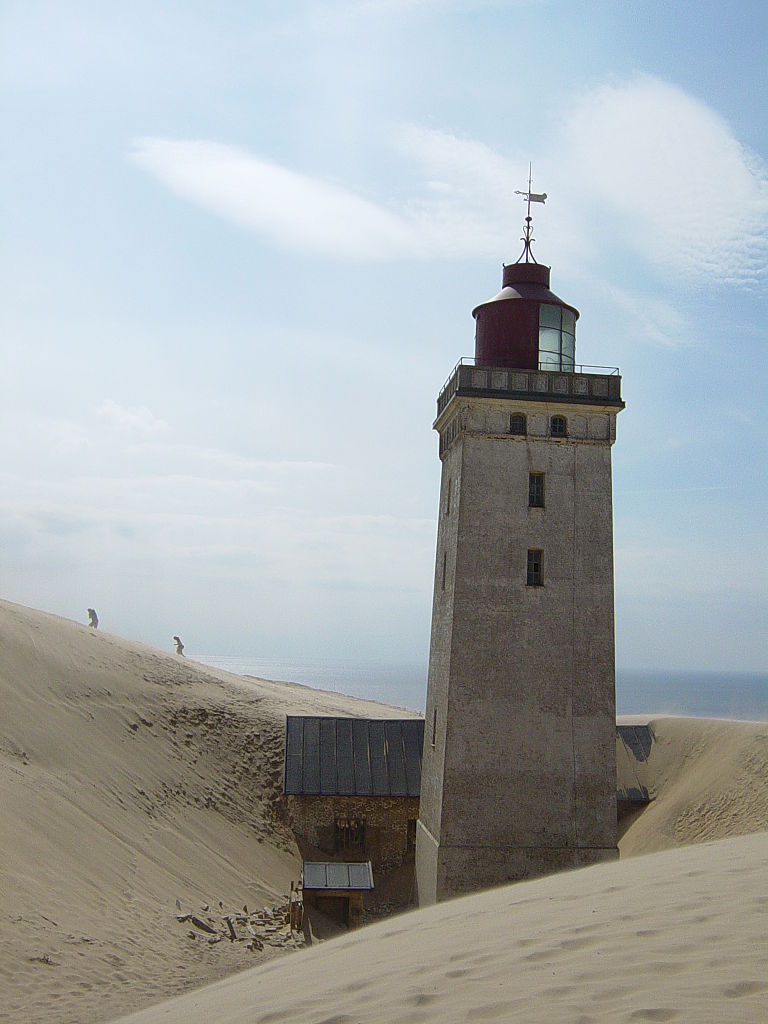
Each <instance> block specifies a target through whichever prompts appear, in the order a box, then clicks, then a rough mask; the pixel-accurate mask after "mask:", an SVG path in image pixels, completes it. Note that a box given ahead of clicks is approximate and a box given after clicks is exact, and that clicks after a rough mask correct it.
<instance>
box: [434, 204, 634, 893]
mask: <svg viewBox="0 0 768 1024" xmlns="http://www.w3.org/2000/svg"><path fill="white" fill-rule="evenodd" d="M529 188H530V186H529ZM526 195H527V194H526ZM534 198H535V197H534ZM530 223H531V222H530V206H529V218H528V220H527V225H528V227H527V229H526V239H525V243H526V244H525V249H524V251H523V255H522V256H521V258H520V261H518V262H517V263H514V264H511V265H508V266H505V267H504V270H503V287H502V290H501V292H499V294H498V295H496V296H495V297H494V298H493V299H491V300H490V301H488V302H485V303H483V304H481V305H480V306H478V307H477V308H476V309H475V310H474V311H473V316H474V317H475V320H476V335H475V358H474V360H472V361H462V362H461V363H460V364H459V365H458V366H457V367H456V368H455V369H454V371H453V373H452V374H451V376H450V378H449V380H448V383H447V384H446V385H445V387H444V388H443V390H442V391H441V392H440V395H439V397H438V400H437V419H436V420H435V423H434V427H435V430H437V431H438V433H439V436H440V459H441V461H442V482H441V487H440V509H439V525H438V537H437V557H436V567H435V589H434V600H433V606H432V637H431V649H430V659H429V681H428V687H427V707H426V727H425V735H424V754H423V767H422V783H421V801H420V810H419V821H418V827H417V839H416V874H417V883H418V894H419V902H420V903H421V904H422V905H423V904H428V903H433V902H435V901H436V900H441V899H446V898H448V897H450V896H454V895H458V894H460V893H464V892H469V891H472V890H476V889H481V888H484V887H487V886H491V885H496V884H500V883H503V882H509V881H514V880H517V879H522V878H528V877H532V876H535V875H541V874H545V873H547V872H551V871H558V870H561V869H564V868H570V867H576V866H579V865H583V864H591V863H594V862H596V861H600V860H605V859H610V858H614V857H616V856H617V850H616V703H615V689H614V627H613V511H612V497H611V445H612V444H613V442H614V440H615V437H616V416H617V413H618V412H619V411H620V410H621V409H622V408H623V407H624V403H623V402H622V400H621V378H620V377H619V373H618V370H610V369H606V368H604V367H600V368H587V367H581V366H578V365H576V362H575V334H576V320H577V318H578V315H579V314H578V311H577V310H576V309H575V308H574V307H573V306H570V305H568V304H567V303H565V302H563V301H562V299H559V298H558V297H557V296H556V295H554V294H553V293H552V292H551V291H550V289H549V283H550V268H549V267H546V266H542V265H541V264H538V263H536V262H535V261H534V260H533V256H532V253H531V250H530Z"/></svg>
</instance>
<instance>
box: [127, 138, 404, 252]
mask: <svg viewBox="0 0 768 1024" xmlns="http://www.w3.org/2000/svg"><path fill="white" fill-rule="evenodd" d="M132 156H133V159H134V160H136V161H137V163H139V164H140V165H141V166H142V167H144V168H145V169H146V170H148V171H150V172H151V173H152V174H154V175H155V176H156V177H157V178H159V179H160V180H161V181H162V182H164V183H165V184H166V185H167V186H168V187H169V188H170V189H171V190H172V191H173V192H176V193H177V194H178V195H180V196H182V197H184V198H185V199H189V200H191V201H192V202H195V203H198V204H199V205H200V206H203V207H205V208H206V209H209V210H212V211H213V212H214V213H216V214H218V215H219V216H221V217H224V218H226V219H227V220H230V221H233V222H234V223H236V224H239V225H241V226H242V227H246V228H252V229H255V230H257V231H260V232H262V233H263V234H265V235H266V236H267V237H268V238H270V239H271V240H272V241H273V242H274V243H275V244H277V245H278V246H280V247H281V248H284V249H299V250H302V251H303V252H307V253H319V254H322V255H325V256H335V257H337V258H341V259H355V260H357V259H365V260H370V259H374V260H375V259H392V258H394V257H400V256H403V255H405V254H408V253H415V252H417V251H419V250H420V249H421V248H423V245H422V243H421V242H420V240H419V238H418V235H417V234H416V232H415V231H414V226H413V225H412V224H409V223H408V221H407V220H406V219H404V218H403V217H402V216H400V215H398V214H397V213H396V212H392V211H391V210H388V209H386V208H385V207H383V206H380V205H377V204H376V203H374V202H371V201H369V200H367V199H364V198H363V197H362V196H360V195H357V194H356V193H354V192H353V191H351V190H349V189H344V188H342V187H340V186H338V185H335V184H332V183H330V182H326V181H322V180H320V179H319V178H312V177H310V176H308V175H305V174H300V173H299V172H297V171H293V170H290V169H289V168H287V167H281V166H280V165H279V164H276V163H273V162H271V161H269V160H265V159H264V158H263V157H260V156H257V155H255V154H253V153H248V152H246V151H245V150H243V149H238V148H237V147H235V146H225V145H222V144H220V143H216V142H206V141H204V140H172V139H157V138H146V139H141V140H139V141H138V142H137V143H136V145H135V148H134V150H133V153H132Z"/></svg>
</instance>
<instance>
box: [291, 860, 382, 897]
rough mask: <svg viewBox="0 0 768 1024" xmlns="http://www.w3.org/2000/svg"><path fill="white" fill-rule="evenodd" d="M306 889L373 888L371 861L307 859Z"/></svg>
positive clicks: (303, 872) (304, 871) (305, 863)
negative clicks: (334, 861)
mask: <svg viewBox="0 0 768 1024" xmlns="http://www.w3.org/2000/svg"><path fill="white" fill-rule="evenodd" d="M302 877H303V879H304V888H305V889H362V890H365V891H367V890H369V889H372V888H373V871H372V870H371V862H370V861H366V862H365V863H362V864H355V863H349V862H347V863H342V864H334V863H333V862H331V861H318V860H305V861H304V867H303V869H302Z"/></svg>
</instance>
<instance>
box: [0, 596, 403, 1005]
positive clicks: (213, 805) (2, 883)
mask: <svg viewBox="0 0 768 1024" xmlns="http://www.w3.org/2000/svg"><path fill="white" fill-rule="evenodd" d="M0 708H1V709H2V711H1V712H0V807H2V832H1V833H0V835H1V838H0V896H1V897H2V914H0V992H2V999H1V1000H0V1021H6V1020H14V1021H17V1022H19V1021H23V1022H30V1024H32V1022H36V1021H51V1020H55V1021H73V1022H74V1021H78V1022H79V1021H101V1020H108V1019H110V1018H112V1017H115V1016H116V1015H118V1014H119V1013H121V1012H123V1013H124V1012H127V1011H128V1010H130V1009H135V1008H136V1007H138V1006H143V1005H146V1004H148V1003H151V1002H155V1001H157V1000H158V999H162V998H165V997H167V996H168V995H170V994H172V993H175V992H182V991H184V990H185V989H187V988H189V987H191V986H197V985H200V984H203V983H205V982H206V981H210V980H213V979H215V978H218V977H222V976H224V975H226V974H229V973H231V972H232V971H235V970H240V969H242V968H244V967H246V966H250V965H251V963H252V962H253V957H252V955H251V954H249V953H247V952H246V951H245V948H244V945H243V944H242V943H237V944H233V945H230V943H228V942H222V943H219V944H217V945H216V946H213V947H212V946H209V945H208V944H207V943H206V942H205V941H199V940H191V939H190V937H189V935H188V931H189V925H187V926H184V925H182V924H180V923H179V922H177V921H176V914H177V913H178V911H177V908H176V900H177V899H178V900H179V902H180V903H181V907H182V910H185V911H197V912H200V910H201V908H202V907H203V906H204V905H205V904H207V905H209V907H210V908H212V910H213V911H215V912H216V913H217V914H218V913H221V912H223V911H227V910H242V906H243V905H244V904H246V905H250V907H254V906H256V907H263V906H265V905H266V906H274V905H276V904H279V903H280V902H281V901H282V899H283V894H285V893H287V892H288V887H289V885H290V881H291V879H297V878H298V873H299V868H300V862H299V858H298V851H297V849H296V847H295V844H294V842H293V839H292V836H291V834H290V833H289V831H288V830H287V829H286V827H285V824H284V819H283V815H282V808H281V804H280V800H279V797H280V793H281V791H282V763H283V754H282V748H283V731H284V727H285V715H286V714H296V713H308V714H332V715H344V714H356V715H375V716H376V717H389V716H398V717H402V716H403V715H404V714H408V712H403V711H402V710H398V709H394V708H388V707H386V706H384V705H380V704H373V703H369V702H366V701H360V700H356V699H354V698H347V697H343V696H339V695H336V694H330V693H323V692H320V691H316V690H312V689H309V688H307V687H302V686H298V685H292V684H287V683H266V682H262V681H259V680H244V679H241V678H239V677H237V676H229V675H228V674H227V673H223V672H217V671H215V670H211V669H207V668H203V667H202V666H196V665H195V664H194V663H193V662H191V661H189V660H188V659H181V658H178V657H176V656H175V655H166V654H163V653H161V652H159V651H157V650H154V649H152V648H149V647H145V646H142V645H140V644H135V643H130V642H128V641H125V640H121V639H119V638H118V637H115V636H110V635H108V634H105V633H102V632H101V631H99V632H94V631H93V630H89V629H88V628H87V627H86V626H81V625H78V624H77V623H74V622H70V621H68V620H64V619H60V618H57V617H55V616H51V615H45V614H43V613H41V612H35V611H31V610H29V609H25V608H20V607H18V606H15V605H11V604H8V603H5V602H0ZM219 901H221V902H222V903H223V905H224V906H223V909H222V908H219ZM279 952H280V949H279V948H277V947H275V948H273V947H270V946H267V947H266V949H265V950H264V952H263V953H259V954H257V955H258V958H259V962H261V961H262V960H263V959H264V958H266V957H268V956H270V955H276V954H278V953H279Z"/></svg>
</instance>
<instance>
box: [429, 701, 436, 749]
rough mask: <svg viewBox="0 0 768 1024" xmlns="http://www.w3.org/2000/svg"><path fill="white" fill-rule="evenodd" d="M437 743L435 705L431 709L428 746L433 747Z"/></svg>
mask: <svg viewBox="0 0 768 1024" xmlns="http://www.w3.org/2000/svg"><path fill="white" fill-rule="evenodd" d="M436 742H437V705H435V706H434V708H433V709H432V739H431V742H430V746H431V747H434V745H435V743H436Z"/></svg>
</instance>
